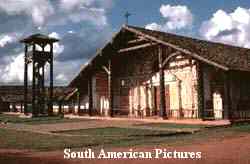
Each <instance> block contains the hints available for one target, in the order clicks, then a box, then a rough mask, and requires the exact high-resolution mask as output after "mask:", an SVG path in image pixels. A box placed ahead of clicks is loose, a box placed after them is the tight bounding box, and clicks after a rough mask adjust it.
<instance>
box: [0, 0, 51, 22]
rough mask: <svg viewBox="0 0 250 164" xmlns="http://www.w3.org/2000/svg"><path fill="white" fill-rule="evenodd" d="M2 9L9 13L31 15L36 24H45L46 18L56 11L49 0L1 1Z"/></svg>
mask: <svg viewBox="0 0 250 164" xmlns="http://www.w3.org/2000/svg"><path fill="white" fill-rule="evenodd" d="M0 10H2V11H4V12H6V13H7V14H9V15H19V14H24V15H27V16H30V17H31V18H32V20H33V22H34V24H35V25H43V24H44V23H45V20H46V18H47V17H49V16H50V15H51V14H53V13H54V8H53V6H52V5H51V4H50V1H49V0H18V1H17V0H8V1H0Z"/></svg>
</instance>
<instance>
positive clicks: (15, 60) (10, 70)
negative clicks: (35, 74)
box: [0, 53, 32, 83]
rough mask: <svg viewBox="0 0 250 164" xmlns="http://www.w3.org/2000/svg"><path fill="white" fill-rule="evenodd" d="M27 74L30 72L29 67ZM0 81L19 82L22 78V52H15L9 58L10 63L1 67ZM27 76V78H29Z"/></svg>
mask: <svg viewBox="0 0 250 164" xmlns="http://www.w3.org/2000/svg"><path fill="white" fill-rule="evenodd" d="M28 71H29V74H30V75H31V74H32V70H31V68H30V67H29V69H28ZM0 72H1V76H0V79H1V82H2V83H21V82H23V78H24V53H20V54H17V55H15V56H13V57H11V59H10V63H9V64H7V65H6V66H5V67H4V68H3V69H1V71H0ZM31 78H32V77H31V76H29V80H31Z"/></svg>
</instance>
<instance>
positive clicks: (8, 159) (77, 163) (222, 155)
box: [0, 134, 250, 164]
mask: <svg viewBox="0 0 250 164" xmlns="http://www.w3.org/2000/svg"><path fill="white" fill-rule="evenodd" d="M249 141H250V134H244V136H237V137H233V138H224V139H223V140H215V141H209V142H207V143H202V144H194V145H187V146H178V147H164V148H167V150H168V151H171V150H176V151H191V152H196V151H197V152H198V151H199V152H202V159H200V160H186V159H185V160H170V159H154V160H152V159H149V160H125V159H120V160H97V159H91V160H85V159H78V160H66V159H63V151H53V152H30V151H18V150H0V163H1V164H23V163H24V164H50V163H51V164H70V163H73V164H87V163H89V164H97V163H101V164H112V163H119V164H126V163H129V164H131V163H136V164H147V163H158V164H161V163H164V164H165V163H168V164H180V163H185V164H189V163H190V164H191V163H196V164H199V163H202V164H215V163H219V164H231V163H232V164H238V163H240V164H249V163H250V143H249ZM157 148H159V147H157ZM162 148H163V147H162ZM128 149H129V148H127V149H126V148H123V149H118V148H116V149H112V151H122V150H123V151H128ZM152 149H154V147H138V148H136V149H135V150H136V151H151V150H152Z"/></svg>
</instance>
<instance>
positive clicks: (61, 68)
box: [0, 0, 250, 85]
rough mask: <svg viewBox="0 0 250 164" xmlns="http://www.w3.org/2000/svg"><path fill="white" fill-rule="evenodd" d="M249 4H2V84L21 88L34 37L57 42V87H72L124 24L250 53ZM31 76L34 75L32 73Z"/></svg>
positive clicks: (106, 0) (16, 0) (163, 0)
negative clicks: (27, 42) (26, 43)
mask: <svg viewBox="0 0 250 164" xmlns="http://www.w3.org/2000/svg"><path fill="white" fill-rule="evenodd" d="M249 8H250V0H231V1H230V0H206V1H204V0H151V1H149V0H6V1H4V0H2V1H0V24H1V26H0V54H1V55H0V83H1V84H5V85H6V84H22V82H23V45H21V44H20V43H19V42H18V40H20V39H21V38H23V37H26V36H28V35H30V34H33V33H38V32H39V33H43V34H47V35H49V36H52V37H57V38H59V39H60V40H61V41H60V42H59V43H58V44H56V45H55V69H54V75H55V83H56V85H67V84H68V83H69V82H70V80H72V78H73V77H74V76H75V75H76V74H77V73H78V72H79V71H80V69H81V67H82V66H83V65H84V63H86V62H87V61H88V59H89V58H91V57H92V55H93V54H94V52H95V51H96V49H97V48H100V47H102V46H103V44H105V43H106V41H107V40H109V39H110V38H111V36H112V33H113V32H116V31H118V30H119V29H120V27H121V25H122V24H124V22H125V18H124V14H125V12H126V11H128V12H130V13H132V16H131V17H130V18H129V24H131V25H135V26H141V27H145V28H148V29H152V30H159V31H165V32H170V33H177V34H180V35H186V36H190V37H196V38H200V39H204V40H210V41H215V42H223V43H227V44H232V45H236V46H241V47H246V48H249V47H250V9H249ZM29 71H30V70H29Z"/></svg>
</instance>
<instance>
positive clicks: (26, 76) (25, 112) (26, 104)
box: [24, 44, 28, 115]
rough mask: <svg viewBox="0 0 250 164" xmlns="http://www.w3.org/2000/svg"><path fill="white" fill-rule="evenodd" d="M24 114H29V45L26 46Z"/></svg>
mask: <svg viewBox="0 0 250 164" xmlns="http://www.w3.org/2000/svg"><path fill="white" fill-rule="evenodd" d="M24 51H25V52H24V114H25V115H26V114H27V113H28V59H27V58H28V57H27V53H28V45H27V44H25V50H24Z"/></svg>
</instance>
